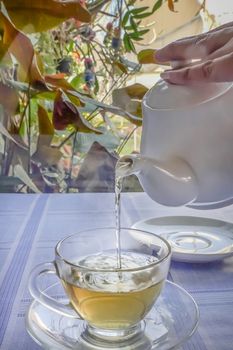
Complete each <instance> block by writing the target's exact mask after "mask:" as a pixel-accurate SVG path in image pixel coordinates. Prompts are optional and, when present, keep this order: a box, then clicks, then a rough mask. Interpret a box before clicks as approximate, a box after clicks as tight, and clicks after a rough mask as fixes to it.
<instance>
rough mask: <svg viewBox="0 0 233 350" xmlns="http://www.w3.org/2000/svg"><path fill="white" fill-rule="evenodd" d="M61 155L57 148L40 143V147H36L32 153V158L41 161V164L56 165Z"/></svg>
mask: <svg viewBox="0 0 233 350" xmlns="http://www.w3.org/2000/svg"><path fill="white" fill-rule="evenodd" d="M62 156H63V154H62V152H61V151H60V150H59V149H58V148H56V147H52V146H48V145H40V147H38V148H37V151H36V152H35V153H34V154H33V160H34V161H35V162H39V163H41V164H42V165H43V166H46V165H49V166H51V165H56V164H57V163H58V162H59V160H60V159H61V157H62Z"/></svg>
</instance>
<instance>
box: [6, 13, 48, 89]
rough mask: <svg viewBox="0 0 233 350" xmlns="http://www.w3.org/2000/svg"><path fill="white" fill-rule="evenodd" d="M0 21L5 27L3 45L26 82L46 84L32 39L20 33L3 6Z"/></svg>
mask: <svg viewBox="0 0 233 350" xmlns="http://www.w3.org/2000/svg"><path fill="white" fill-rule="evenodd" d="M0 21H1V23H2V25H3V29H4V34H3V40H2V41H3V45H4V46H5V48H7V50H8V51H9V52H10V53H11V54H12V55H13V56H15V58H16V59H17V61H18V62H19V64H20V65H21V68H22V70H23V74H24V80H25V81H29V82H30V83H33V82H36V81H40V82H44V79H43V77H42V75H41V72H40V70H39V68H38V65H37V58H36V55H35V51H34V48H33V45H32V43H31V41H30V39H29V38H28V37H27V36H26V35H24V34H23V33H22V32H20V31H19V30H18V29H16V27H15V26H14V24H13V23H12V22H11V21H10V19H9V18H8V16H7V14H6V13H5V9H4V7H3V6H1V11H0Z"/></svg>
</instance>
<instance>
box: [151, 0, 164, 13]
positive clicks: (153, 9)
mask: <svg viewBox="0 0 233 350" xmlns="http://www.w3.org/2000/svg"><path fill="white" fill-rule="evenodd" d="M162 5H163V0H158V1H157V2H156V3H155V4H154V6H153V8H152V11H151V12H152V13H154V12H155V11H157V10H158V9H159V8H160V7H161V6H162Z"/></svg>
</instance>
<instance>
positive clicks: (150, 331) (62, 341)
mask: <svg viewBox="0 0 233 350" xmlns="http://www.w3.org/2000/svg"><path fill="white" fill-rule="evenodd" d="M46 294H48V295H50V296H53V297H56V298H61V299H63V298H64V302H65V301H66V296H65V295H64V291H63V289H62V287H61V285H60V284H59V283H56V284H54V285H52V286H50V287H49V288H47V289H46ZM198 319H199V311H198V307H197V305H196V303H195V301H194V300H193V298H192V297H191V296H190V294H188V293H187V292H186V291H185V290H184V289H183V288H181V287H179V286H178V285H176V284H174V283H172V282H169V281H166V282H165V285H164V288H163V291H162V293H161V295H160V297H159V298H158V300H157V302H156V304H155V306H154V307H153V308H152V310H151V312H150V313H149V314H148V315H147V317H146V319H145V320H144V321H142V323H141V325H142V332H141V333H140V337H137V339H136V343H135V342H134V343H132V344H130V345H127V346H122V344H120V345H119V344H117V343H112V344H111V346H109V344H108V345H106V346H105V343H101V346H100V347H97V346H94V347H93V346H92V345H91V344H89V343H86V342H85V340H84V339H85V336H83V334H84V327H85V322H84V321H82V320H80V319H74V318H69V317H65V316H62V315H60V314H59V313H57V312H54V311H52V310H50V309H48V308H46V307H45V306H43V305H42V304H40V303H39V302H37V301H33V302H32V303H31V305H30V307H29V310H28V313H27V315H26V328H27V331H28V332H29V334H30V335H31V337H32V338H33V339H34V340H35V341H36V342H37V343H38V344H39V345H40V346H42V347H44V348H46V349H50V350H67V349H71V350H92V349H96V350H104V349H105V350H107V349H112V350H113V349H115V350H116V349H121V350H155V349H159V350H171V349H178V348H179V347H180V346H181V345H182V344H184V343H185V341H187V339H188V338H190V337H191V336H192V334H193V333H194V332H195V330H196V328H197V324H198ZM133 339H134V338H133Z"/></svg>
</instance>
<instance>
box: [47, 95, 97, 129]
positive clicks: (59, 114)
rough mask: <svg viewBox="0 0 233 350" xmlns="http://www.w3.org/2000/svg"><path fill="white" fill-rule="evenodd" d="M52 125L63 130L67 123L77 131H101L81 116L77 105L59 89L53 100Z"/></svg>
mask: <svg viewBox="0 0 233 350" xmlns="http://www.w3.org/2000/svg"><path fill="white" fill-rule="evenodd" d="M53 125H54V127H55V129H57V130H64V129H65V128H66V127H67V126H68V125H73V126H74V127H75V129H76V130H78V131H79V132H87V133H88V132H95V133H97V134H101V133H102V132H101V131H100V130H98V129H96V128H94V127H93V126H92V125H91V124H90V123H89V122H88V121H87V120H86V119H85V118H83V116H82V115H81V113H80V112H79V111H78V109H77V107H76V106H75V105H74V104H73V103H72V102H71V101H70V100H69V99H68V97H67V96H66V95H65V94H64V93H63V92H62V91H61V90H59V91H58V92H57V95H56V98H55V101H54V109H53Z"/></svg>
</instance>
